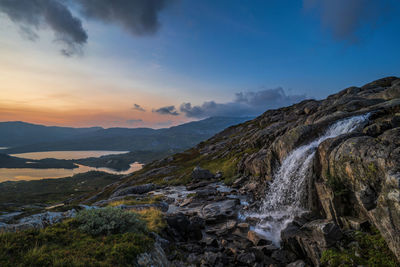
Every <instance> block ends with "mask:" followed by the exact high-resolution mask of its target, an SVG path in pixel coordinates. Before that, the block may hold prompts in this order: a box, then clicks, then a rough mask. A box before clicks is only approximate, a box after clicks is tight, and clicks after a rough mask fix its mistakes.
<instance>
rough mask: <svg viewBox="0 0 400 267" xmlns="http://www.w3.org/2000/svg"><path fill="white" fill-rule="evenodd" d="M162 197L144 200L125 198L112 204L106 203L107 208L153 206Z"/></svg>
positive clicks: (145, 198)
mask: <svg viewBox="0 0 400 267" xmlns="http://www.w3.org/2000/svg"><path fill="white" fill-rule="evenodd" d="M162 198H163V196H162V195H158V196H154V197H144V198H137V197H126V198H124V199H121V200H116V201H113V202H110V203H108V206H111V207H115V206H119V205H140V204H154V203H159V202H160V201H161V200H162Z"/></svg>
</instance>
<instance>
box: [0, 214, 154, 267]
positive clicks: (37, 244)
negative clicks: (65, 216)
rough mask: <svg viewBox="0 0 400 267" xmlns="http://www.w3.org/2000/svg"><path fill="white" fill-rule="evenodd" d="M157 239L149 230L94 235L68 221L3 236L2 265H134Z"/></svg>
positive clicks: (0, 238) (0, 254)
mask: <svg viewBox="0 0 400 267" xmlns="http://www.w3.org/2000/svg"><path fill="white" fill-rule="evenodd" d="M153 242H154V240H153V239H152V238H150V237H149V234H148V233H147V232H146V231H138V232H127V233H121V234H112V235H100V236H92V235H90V234H87V233H84V232H82V231H80V230H79V229H78V224H77V222H76V220H68V221H65V222H63V223H59V224H55V225H52V226H50V227H47V228H45V229H42V230H27V231H21V232H16V233H1V234H0V266H5V267H7V266H10V267H11V266H133V265H134V262H135V259H136V257H137V255H139V254H140V253H143V252H145V251H148V250H149V249H150V248H151V246H152V244H153Z"/></svg>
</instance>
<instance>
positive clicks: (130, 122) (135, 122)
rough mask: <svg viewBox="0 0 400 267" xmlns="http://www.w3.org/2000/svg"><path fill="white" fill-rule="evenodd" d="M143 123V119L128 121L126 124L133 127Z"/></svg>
mask: <svg viewBox="0 0 400 267" xmlns="http://www.w3.org/2000/svg"><path fill="white" fill-rule="evenodd" d="M142 122H143V120H142V119H131V120H127V121H126V123H128V124H132V125H135V124H140V123H142Z"/></svg>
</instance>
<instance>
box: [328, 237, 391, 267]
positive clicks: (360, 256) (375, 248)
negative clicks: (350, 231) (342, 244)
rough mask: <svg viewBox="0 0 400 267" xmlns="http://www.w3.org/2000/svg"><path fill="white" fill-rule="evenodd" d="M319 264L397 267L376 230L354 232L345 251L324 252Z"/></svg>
mask: <svg viewBox="0 0 400 267" xmlns="http://www.w3.org/2000/svg"><path fill="white" fill-rule="evenodd" d="M352 241H356V242H357V244H358V245H356V244H355V243H354V242H352ZM321 263H322V264H324V265H326V266H355V265H364V266H382V267H383V266H388V267H392V266H393V267H395V266H399V263H398V262H397V260H396V258H395V256H394V255H393V253H392V252H391V251H390V249H389V248H388V246H387V245H386V242H385V240H384V239H383V237H382V236H381V235H380V233H379V231H378V230H377V229H372V232H371V233H366V232H360V231H357V232H355V233H354V235H353V236H352V238H351V239H350V240H348V244H347V245H346V248H345V249H343V250H337V249H328V250H326V251H324V252H323V253H322V257H321Z"/></svg>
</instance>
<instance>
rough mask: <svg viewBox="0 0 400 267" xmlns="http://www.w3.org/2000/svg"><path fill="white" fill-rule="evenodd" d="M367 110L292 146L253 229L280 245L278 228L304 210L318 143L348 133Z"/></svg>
mask: <svg viewBox="0 0 400 267" xmlns="http://www.w3.org/2000/svg"><path fill="white" fill-rule="evenodd" d="M368 117H369V114H366V115H360V116H354V117H350V118H347V119H343V120H340V121H338V122H336V123H334V124H333V125H331V126H330V127H329V128H328V130H327V131H326V132H325V134H324V135H323V136H321V137H319V138H318V139H316V140H314V141H312V142H311V143H309V144H307V145H304V146H301V147H299V148H297V149H295V150H293V151H292V152H291V153H290V154H289V155H288V156H287V157H286V158H285V159H284V160H283V162H282V165H281V167H280V168H279V170H278V171H277V172H276V174H275V175H274V177H273V180H272V183H271V184H270V186H269V189H268V192H267V194H266V196H265V200H264V201H263V204H262V206H261V208H260V211H259V212H258V213H256V214H254V213H253V214H248V215H249V216H251V217H258V218H260V222H259V223H258V224H257V225H256V227H255V229H254V230H255V231H256V232H258V233H260V234H262V235H264V236H265V237H266V238H268V239H269V240H271V241H272V242H274V244H275V245H278V246H279V243H280V238H281V236H280V235H281V231H282V230H283V229H285V228H286V226H287V225H288V224H289V223H290V222H292V221H293V219H294V218H295V217H297V216H299V215H301V214H302V213H304V212H305V211H306V210H307V203H306V200H307V195H306V194H307V190H306V187H307V186H306V183H307V177H310V175H311V172H312V161H313V158H314V155H315V151H316V149H317V148H318V145H319V144H321V143H322V142H323V141H325V140H326V139H329V138H333V137H336V136H339V135H341V134H346V133H350V132H352V131H353V130H355V129H356V128H357V127H358V126H359V125H360V124H361V123H363V122H364V121H366V120H367V119H368Z"/></svg>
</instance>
